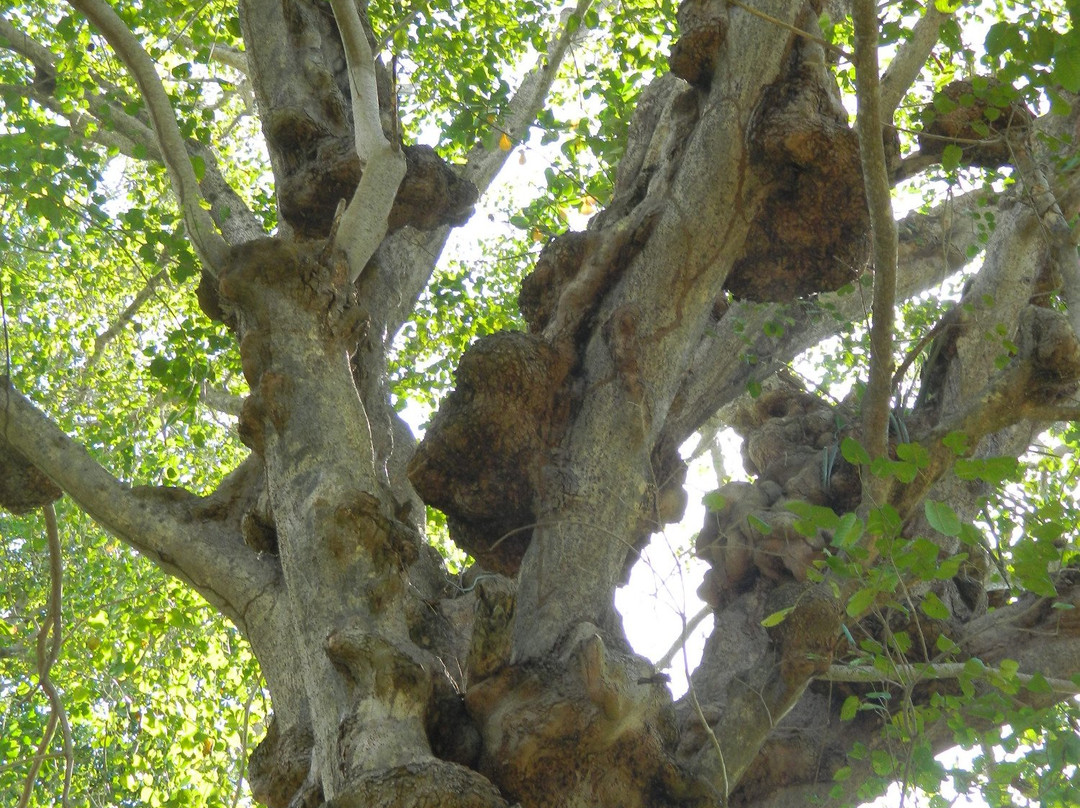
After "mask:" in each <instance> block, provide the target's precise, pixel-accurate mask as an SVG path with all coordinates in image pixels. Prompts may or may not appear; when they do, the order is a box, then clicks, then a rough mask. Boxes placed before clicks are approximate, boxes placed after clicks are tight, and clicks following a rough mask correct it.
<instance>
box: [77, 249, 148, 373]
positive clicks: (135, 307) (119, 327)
mask: <svg viewBox="0 0 1080 808" xmlns="http://www.w3.org/2000/svg"><path fill="white" fill-rule="evenodd" d="M167 252H168V251H167V250H165V249H162V254H161V255H160V256H159V257H158V263H159V264H160V263H162V262H163V261H164V260H166V257H167ZM167 277H168V270H165V269H159V270H158V271H157V272H155V273H154V274H153V275H152V276H151V277H150V280H148V281H147V282H146V285H144V286H143V288H142V289H140V290H139V291H138V293H137V294H136V295H135V297H134V298H132V301H131V302H130V303H128V304H127V306H125V307H124V310H123V311H122V312H120V316H119V317H117V318H116V321H115V322H112V323H109V327H108V328H106V329H105V330H104V331H102V332H101V333H100V334H98V335H97V338H96V339H95V340H94V353H93V354H92V355H91V356H90V359H89V360H88V362H87V367H93V366H94V365H96V364H97V363H98V361H99V360H100V359H101V355H102V354H103V353H105V348H106V347H108V345H109V343H110V342H112V341H113V340H114V339H116V337H117V336H119V335H120V332H122V331H123V330H124V328H126V327H127V325H128V323H130V322H131V321H132V320H133V319H134V318H135V315H136V314H138V313H139V309H141V308H142V307H143V305H144V304H145V303H146V301H147V300H149V299H150V298H151V297H153V295H154V292H156V291H157V288H158V286H160V285H161V283H162V281H164V280H165V279H166V278H167Z"/></svg>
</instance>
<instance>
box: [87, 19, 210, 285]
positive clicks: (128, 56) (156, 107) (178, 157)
mask: <svg viewBox="0 0 1080 808" xmlns="http://www.w3.org/2000/svg"><path fill="white" fill-rule="evenodd" d="M69 2H70V4H71V6H72V7H73V8H75V9H77V10H79V11H81V12H82V13H83V14H85V15H86V17H87V19H88V20H90V22H91V23H93V24H94V26H95V27H97V29H98V30H99V31H101V33H102V35H104V37H105V39H106V40H108V42H109V44H110V45H112V47H113V50H114V51H116V54H117V55H118V56H119V57H120V59H121V60H122V61H123V62H124V64H125V65H126V66H127V68H128V70H129V71H130V72H131V75H132V76H133V77H134V79H135V82H136V84H137V85H138V86H139V91H140V92H141V93H142V95H143V99H144V100H145V102H146V108H147V110H148V111H149V112H150V120H151V122H152V123H153V126H154V133H155V134H156V135H157V141H158V145H159V146H160V148H161V154H162V157H163V158H164V161H165V166H166V167H167V168H168V170H169V177H170V178H171V180H172V186H173V190H174V191H175V192H176V195H177V197H178V198H179V201H180V209H181V210H182V211H183V215H184V223H185V224H186V225H187V228H188V232H189V234H190V236H191V240H192V243H193V244H194V246H195V249H196V251H197V252H198V254H199V258H200V259H201V260H202V262H203V264H204V266H205V268H206V269H207V270H208V271H209V272H211V273H214V274H217V272H218V271H219V270H220V269H221V268H222V267H223V266H224V265H225V261H226V258H227V255H228V246H227V245H226V243H225V240H224V239H223V238H222V236H221V233H219V232H218V230H217V228H216V227H215V226H214V222H213V219H212V218H211V217H210V215H209V214H208V213H207V212H206V210H204V209H203V206H202V203H203V197H202V192H201V191H200V189H199V181H198V179H197V178H196V176H195V170H194V168H193V167H192V165H191V159H190V158H189V156H188V152H187V147H186V146H185V144H184V139H183V136H182V135H181V134H180V127H179V126H178V125H177V123H176V116H175V113H174V111H173V108H172V105H171V104H170V103H169V97H168V96H167V95H166V94H165V88H164V87H163V86H162V84H161V78H160V77H159V76H158V74H157V70H156V68H155V67H154V63H153V62H152V61H151V60H150V57H149V56H148V55H147V53H146V51H145V50H144V49H143V47H142V45H141V44H139V41H138V40H137V39H136V38H135V35H134V34H132V32H131V30H130V29H129V28H128V27H127V26H126V25H125V24H124V22H123V20H121V19H120V17H119V16H118V15H117V13H116V12H115V11H114V10H113V9H112V7H111V6H109V5H108V4H107V3H105V2H104V0H69Z"/></svg>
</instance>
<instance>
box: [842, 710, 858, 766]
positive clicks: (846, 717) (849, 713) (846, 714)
mask: <svg viewBox="0 0 1080 808" xmlns="http://www.w3.org/2000/svg"><path fill="white" fill-rule="evenodd" d="M858 712H859V697H858V696H848V697H847V698H846V699H844V703H843V705H841V707H840V720H841V721H850V720H851V719H853V718H854V717H855V716H856V714H857V713H858ZM845 779H846V778H845Z"/></svg>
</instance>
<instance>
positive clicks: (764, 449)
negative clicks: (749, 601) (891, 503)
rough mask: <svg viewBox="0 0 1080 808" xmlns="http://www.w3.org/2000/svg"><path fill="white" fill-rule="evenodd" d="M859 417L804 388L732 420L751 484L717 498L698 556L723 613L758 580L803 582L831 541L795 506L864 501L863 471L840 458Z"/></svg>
mask: <svg viewBox="0 0 1080 808" xmlns="http://www.w3.org/2000/svg"><path fill="white" fill-rule="evenodd" d="M854 420H855V419H854V416H853V414H852V413H849V412H847V411H846V409H844V408H843V407H835V408H834V407H831V406H829V405H827V404H825V403H824V402H822V401H820V400H819V399H818V398H816V397H815V396H813V395H811V394H809V393H806V392H804V391H801V390H797V389H793V388H789V387H782V388H778V389H773V390H768V391H766V392H764V393H762V395H761V396H760V397H759V398H758V399H756V400H754V401H752V402H750V403H749V404H747V405H744V406H742V407H740V408H739V409H738V410H737V411H736V412H735V414H734V417H733V419H732V423H733V426H734V427H735V429H736V431H738V432H739V433H740V434H742V435H743V436H744V437H745V441H744V443H743V464H744V465H745V466H746V469H747V471H748V472H750V473H751V474H755V475H757V480H756V481H755V482H753V483H747V482H732V483H728V484H726V485H724V486H723V487H722V488H720V489H719V490H718V491H716V492H715V493H714V494H713V495H712V506H711V510H710V512H709V513H707V514H706V516H705V524H704V525H703V527H702V529H701V532H700V533H699V534H698V538H697V545H696V549H697V553H698V555H699V556H700V557H702V558H703V559H705V560H706V561H708V562H709V563H710V565H711V569H710V570H709V571H708V572H707V573H706V575H705V580H704V582H703V583H702V586H701V588H700V589H699V595H700V596H701V598H702V599H703V600H704V601H705V602H706V603H709V604H710V605H711V606H713V607H714V608H718V607H719V606H720V605H722V604H723V603H724V602H726V601H727V600H728V599H729V598H730V597H731V596H732V595H734V594H737V593H739V592H743V591H746V590H747V589H749V588H750V587H751V586H752V585H753V583H754V581H756V580H757V579H758V577H759V576H764V577H765V578H768V579H771V580H773V581H777V582H783V581H791V580H794V581H800V582H801V581H804V580H805V579H806V573H807V571H808V570H809V568H810V566H811V564H812V563H813V561H814V560H815V559H817V558H819V557H820V555H821V551H822V550H823V549H824V547H825V546H826V545H827V544H828V543H829V541H830V540H831V535H830V533H829V531H826V530H823V529H821V528H816V527H812V526H810V525H808V524H806V520H805V519H803V518H802V517H801V516H800V514H799V513H798V512H797V511H793V510H791V508H790V507H789V504H790V503H792V502H799V503H804V504H806V505H809V506H818V507H825V508H828V509H831V510H832V511H833V512H834V513H844V512H845V511H850V510H852V509H853V508H854V507H855V506H856V505H857V503H858V501H859V494H860V482H859V476H858V470H857V469H856V468H855V467H854V466H852V465H851V464H850V463H848V461H847V460H845V459H844V458H843V456H842V455H841V454H840V451H839V447H840V442H841V440H842V439H843V438H844V437H845V436H847V435H849V434H851V431H852V424H853V423H854Z"/></svg>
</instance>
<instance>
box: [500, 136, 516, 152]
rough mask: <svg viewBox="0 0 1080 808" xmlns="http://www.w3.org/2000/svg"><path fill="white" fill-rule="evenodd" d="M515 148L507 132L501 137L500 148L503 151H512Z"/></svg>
mask: <svg viewBox="0 0 1080 808" xmlns="http://www.w3.org/2000/svg"><path fill="white" fill-rule="evenodd" d="M513 147H514V144H513V143H511V142H510V138H508V137H507V136H506V132H503V133H502V134H501V135H499V148H500V149H502V150H503V151H510V149H512V148H513Z"/></svg>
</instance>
